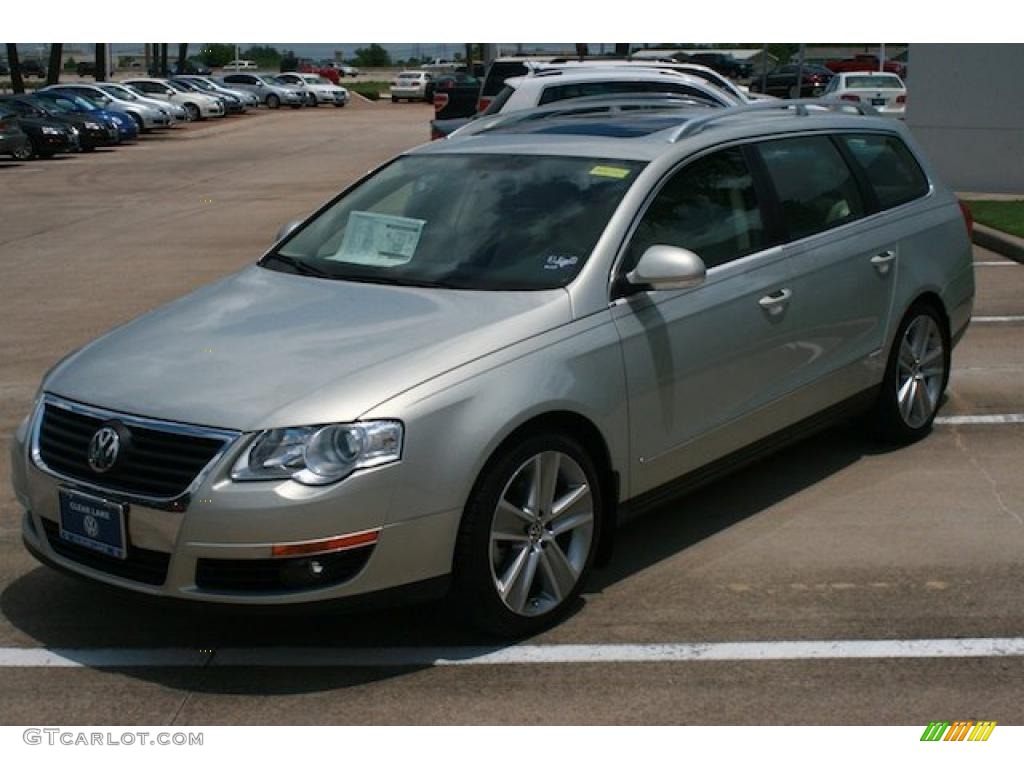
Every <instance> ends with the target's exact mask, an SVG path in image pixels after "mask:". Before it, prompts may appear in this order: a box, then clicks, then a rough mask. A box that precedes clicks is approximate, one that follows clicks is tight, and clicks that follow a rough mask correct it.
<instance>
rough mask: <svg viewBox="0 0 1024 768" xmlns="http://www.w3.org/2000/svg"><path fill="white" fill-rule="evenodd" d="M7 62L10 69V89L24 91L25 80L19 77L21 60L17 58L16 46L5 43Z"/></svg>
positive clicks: (16, 91)
mask: <svg viewBox="0 0 1024 768" xmlns="http://www.w3.org/2000/svg"><path fill="white" fill-rule="evenodd" d="M7 64H8V66H9V67H10V69H11V90H12V91H14V92H15V93H24V92H25V81H24V80H23V79H22V77H21V60H20V59H18V46H17V45H15V44H14V43H8V44H7Z"/></svg>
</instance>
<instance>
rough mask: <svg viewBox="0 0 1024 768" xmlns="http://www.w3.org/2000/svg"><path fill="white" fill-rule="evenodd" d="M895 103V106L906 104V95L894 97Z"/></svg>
mask: <svg viewBox="0 0 1024 768" xmlns="http://www.w3.org/2000/svg"><path fill="white" fill-rule="evenodd" d="M896 103H897V104H906V103H907V95H906V94H903V95H902V96H897V97H896Z"/></svg>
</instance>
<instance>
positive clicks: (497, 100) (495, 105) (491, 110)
mask: <svg viewBox="0 0 1024 768" xmlns="http://www.w3.org/2000/svg"><path fill="white" fill-rule="evenodd" d="M515 92H516V89H515V88H513V87H512V86H511V85H506V86H505V87H504V88H502V89H501V93H499V94H498V95H497V96H495V97H494V99H493V100H492V101H491V103H490V104H488V105H487V109H485V110H484V111H483V112H481V113H480V114H481V115H496V114H498V113H499V112H501V108H502V107H504V106H505V102H507V101H508V100H509V99H511V98H512V94H513V93H515Z"/></svg>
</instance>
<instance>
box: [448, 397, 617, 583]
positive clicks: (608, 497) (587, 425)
mask: <svg viewBox="0 0 1024 768" xmlns="http://www.w3.org/2000/svg"><path fill="white" fill-rule="evenodd" d="M551 433H557V434H563V435H567V436H569V437H572V438H575V439H576V440H577V441H578V442H579V443H580V444H581V445H582V447H583V448H584V449H585V450H586V451H587V452H588V453H589V454H590V457H591V459H593V461H594V464H595V466H596V468H597V473H598V481H599V482H600V483H601V498H602V501H603V504H602V509H601V524H600V526H599V529H598V540H597V551H596V553H595V558H594V563H595V565H598V566H601V565H605V564H607V563H608V561H609V560H610V559H611V555H612V550H613V544H614V539H615V528H616V525H617V509H618V497H619V474H618V472H617V471H616V469H615V467H614V465H613V463H612V456H611V451H610V449H609V446H608V441H607V440H606V439H605V436H604V434H603V433H602V432H601V430H600V429H599V428H598V426H597V425H596V424H595V423H594V422H593V421H592V420H591V419H589V418H587V417H586V416H584V415H583V414H582V413H580V412H578V411H574V410H569V409H565V408H553V409H551V410H545V411H543V412H541V413H536V414H533V415H530V416H528V417H525V418H524V419H523V420H522V421H520V422H519V423H518V424H517V425H515V426H514V427H512V428H511V429H510V430H509V431H508V432H507V433H506V434H504V435H503V436H501V437H499V438H498V441H497V444H496V445H494V446H493V447H492V448H491V450H490V452H489V453H488V454H487V458H486V459H485V460H484V462H483V463H482V464H481V466H480V469H479V471H478V472H477V475H476V478H475V479H474V480H473V485H472V488H471V490H470V493H469V496H468V497H467V501H468V499H469V498H472V496H473V494H475V493H476V490H477V488H478V486H479V484H480V482H481V480H482V478H483V477H484V476H485V475H486V473H487V471H488V469H490V467H491V466H492V465H493V464H494V463H495V462H496V461H497V460H498V459H499V458H500V457H501V456H502V454H503V453H504V452H505V451H507V450H508V449H509V448H510V447H511V446H513V445H515V443H517V442H519V441H521V440H523V439H524V438H526V437H530V436H534V435H539V434H551Z"/></svg>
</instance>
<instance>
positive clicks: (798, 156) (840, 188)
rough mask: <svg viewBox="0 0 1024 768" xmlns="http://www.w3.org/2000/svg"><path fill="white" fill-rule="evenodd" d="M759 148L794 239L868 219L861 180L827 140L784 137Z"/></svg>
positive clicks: (789, 231)
mask: <svg viewBox="0 0 1024 768" xmlns="http://www.w3.org/2000/svg"><path fill="white" fill-rule="evenodd" d="M757 146H758V149H759V150H760V152H761V157H762V158H763V159H764V163H765V165H766V166H767V168H768V175H769V176H770V177H771V180H772V184H773V185H774V186H775V192H776V194H777V195H778V198H779V203H780V204H781V206H782V217H783V221H784V223H785V226H786V231H787V234H788V235H789V237H790V239H793V240H796V239H798V238H801V237H806V236H808V235H812V234H814V233H815V232H821V231H822V230H825V229H829V228H830V227H835V226H838V225H840V224H843V223H845V222H847V221H852V220H853V219H856V218H859V217H861V216H863V215H864V203H863V201H862V200H861V196H860V191H859V190H858V188H857V182H856V180H855V179H854V178H853V174H852V172H851V171H850V169H849V167H848V166H847V165H846V162H845V161H844V160H843V158H842V155H840V154H839V150H837V149H836V148H835V146H834V145H833V144H832V142H831V141H830V140H829V139H828V138H827V137H825V136H807V137H801V138H798V139H781V140H778V141H766V142H764V143H763V144H759V145H757Z"/></svg>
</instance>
